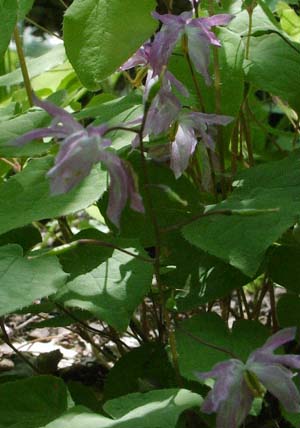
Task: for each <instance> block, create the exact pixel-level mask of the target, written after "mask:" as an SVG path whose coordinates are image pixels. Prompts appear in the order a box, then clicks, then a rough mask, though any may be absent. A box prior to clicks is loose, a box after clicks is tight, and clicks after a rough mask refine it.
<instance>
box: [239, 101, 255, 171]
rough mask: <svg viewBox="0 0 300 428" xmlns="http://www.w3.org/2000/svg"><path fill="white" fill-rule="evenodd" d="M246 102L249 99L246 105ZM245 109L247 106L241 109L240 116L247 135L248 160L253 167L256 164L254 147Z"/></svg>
mask: <svg viewBox="0 0 300 428" xmlns="http://www.w3.org/2000/svg"><path fill="white" fill-rule="evenodd" d="M246 103H247V100H246V101H245V106H246ZM245 110H246V107H244V111H241V113H240V117H241V123H242V126H243V129H244V136H245V141H246V146H247V152H248V162H249V166H250V167H252V166H254V156H253V147H252V141H251V132H250V128H249V124H248V122H247V121H246V119H245V114H244V112H245Z"/></svg>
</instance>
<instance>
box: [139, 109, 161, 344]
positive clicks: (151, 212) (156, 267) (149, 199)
mask: <svg viewBox="0 0 300 428" xmlns="http://www.w3.org/2000/svg"><path fill="white" fill-rule="evenodd" d="M149 107H150V106H147V105H146V106H145V111H144V115H143V119H142V124H141V127H140V130H139V133H138V135H139V143H140V153H141V165H142V171H143V175H144V190H145V196H146V199H147V203H148V207H149V215H150V218H151V221H152V225H153V231H154V236H155V241H156V242H155V258H154V272H155V278H156V283H157V287H158V290H159V293H160V298H161V306H160V308H159V315H160V324H159V325H158V329H159V336H160V339H161V341H162V342H163V341H164V328H163V316H164V315H163V313H164V310H163V308H164V306H165V298H164V292H163V287H162V284H161V280H160V253H161V237H160V229H159V224H158V220H157V217H156V212H155V209H154V205H153V201H152V197H151V190H150V178H149V171H148V165H147V160H146V157H145V148H144V129H145V125H146V120H147V116H148V112H149Z"/></svg>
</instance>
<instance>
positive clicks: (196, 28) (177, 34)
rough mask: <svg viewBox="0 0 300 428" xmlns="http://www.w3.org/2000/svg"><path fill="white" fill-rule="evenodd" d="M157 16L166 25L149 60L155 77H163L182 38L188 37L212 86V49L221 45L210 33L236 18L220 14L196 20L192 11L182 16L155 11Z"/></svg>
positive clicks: (194, 57) (199, 67)
mask: <svg viewBox="0 0 300 428" xmlns="http://www.w3.org/2000/svg"><path fill="white" fill-rule="evenodd" d="M152 15H153V17H154V18H156V19H158V20H160V21H161V22H162V24H163V26H162V28H161V30H160V31H159V32H158V33H157V34H156V36H155V39H154V42H153V45H152V49H151V52H150V57H149V61H150V64H151V65H152V67H153V71H154V74H155V75H159V74H160V73H161V71H162V69H163V67H164V66H166V65H167V64H168V60H169V58H170V55H171V53H172V51H173V49H174V47H175V45H176V43H177V42H178V40H180V39H181V38H182V36H185V37H186V40H187V43H188V52H189V55H190V58H191V60H192V62H193V64H194V66H195V68H196V70H197V71H198V72H199V73H200V74H202V75H203V77H204V79H205V81H206V83H207V84H210V83H211V79H210V76H209V74H208V65H209V46H210V45H215V46H221V43H220V41H219V40H218V39H217V37H216V35H215V34H214V33H213V32H212V31H210V30H211V28H212V27H214V26H216V25H227V24H228V23H229V22H230V21H231V20H232V19H233V16H232V15H228V14H223V15H222V14H220V15H214V16H210V17H208V18H194V19H193V17H192V16H193V13H192V12H183V13H181V14H180V15H179V16H176V15H171V14H166V15H160V14H159V13H157V12H153V14H152Z"/></svg>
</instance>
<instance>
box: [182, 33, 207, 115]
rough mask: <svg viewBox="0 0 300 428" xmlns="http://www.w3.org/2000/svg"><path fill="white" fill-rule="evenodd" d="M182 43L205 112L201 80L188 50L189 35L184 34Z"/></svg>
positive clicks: (200, 105)
mask: <svg viewBox="0 0 300 428" xmlns="http://www.w3.org/2000/svg"><path fill="white" fill-rule="evenodd" d="M182 45H183V51H184V56H185V58H186V60H187V63H188V66H189V69H190V72H191V77H192V80H193V83H194V86H195V89H196V94H197V97H198V101H199V107H200V110H201V111H202V112H205V105H204V100H203V97H202V94H201V89H200V86H199V82H198V79H197V76H196V73H195V70H194V67H193V64H192V61H191V58H190V55H189V52H188V42H187V37H186V36H185V35H184V36H183V39H182Z"/></svg>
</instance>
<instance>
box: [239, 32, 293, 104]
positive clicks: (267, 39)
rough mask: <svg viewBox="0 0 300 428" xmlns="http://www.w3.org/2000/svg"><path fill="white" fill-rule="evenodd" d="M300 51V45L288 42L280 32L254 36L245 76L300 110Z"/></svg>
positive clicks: (257, 85) (259, 87)
mask: <svg viewBox="0 0 300 428" xmlns="http://www.w3.org/2000/svg"><path fill="white" fill-rule="evenodd" d="M291 45H292V46H294V47H295V49H293V47H292V46H291ZM299 55H300V47H299V45H297V44H295V43H291V44H288V43H287V42H286V41H284V40H283V39H282V38H281V37H280V36H279V35H278V34H268V35H265V36H261V37H252V38H251V43H250V59H249V61H246V63H245V72H246V79H247V80H248V81H249V82H250V83H252V84H253V85H255V86H256V87H257V88H258V89H262V90H264V91H268V92H271V94H272V95H278V96H279V97H282V99H283V100H285V101H287V102H288V103H289V104H290V106H291V107H292V108H294V109H295V110H296V111H297V112H300V99H299V97H298V93H299V92H300V79H299V75H300V61H299ZM274 70H276V73H274Z"/></svg>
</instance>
